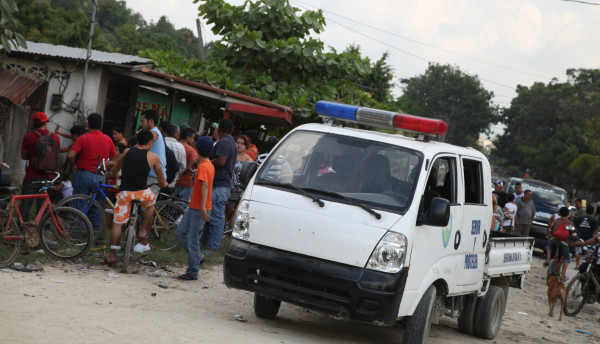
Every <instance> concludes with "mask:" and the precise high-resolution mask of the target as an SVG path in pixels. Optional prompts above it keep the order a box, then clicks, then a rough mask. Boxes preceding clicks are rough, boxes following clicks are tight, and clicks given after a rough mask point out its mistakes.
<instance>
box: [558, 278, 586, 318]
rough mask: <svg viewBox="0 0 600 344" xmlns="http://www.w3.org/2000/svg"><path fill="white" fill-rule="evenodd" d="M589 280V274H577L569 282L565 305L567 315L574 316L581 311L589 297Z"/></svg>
mask: <svg viewBox="0 0 600 344" xmlns="http://www.w3.org/2000/svg"><path fill="white" fill-rule="evenodd" d="M589 282H590V281H589V279H588V277H587V274H577V275H575V277H573V279H572V280H571V282H569V285H567V298H566V299H565V307H564V310H565V315H568V316H570V317H574V316H576V315H577V314H578V313H579V312H580V311H581V309H582V308H583V305H585V303H586V301H587V299H588V294H589V288H588V286H589Z"/></svg>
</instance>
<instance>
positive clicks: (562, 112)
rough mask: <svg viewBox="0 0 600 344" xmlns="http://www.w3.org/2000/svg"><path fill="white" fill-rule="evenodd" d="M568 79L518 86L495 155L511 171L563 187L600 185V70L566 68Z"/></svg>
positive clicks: (504, 118)
mask: <svg viewBox="0 0 600 344" xmlns="http://www.w3.org/2000/svg"><path fill="white" fill-rule="evenodd" d="M567 76H568V77H569V79H568V81H567V82H565V83H559V82H557V81H556V80H553V81H552V82H550V83H548V84H547V85H544V84H542V83H535V84H534V85H532V86H531V87H523V86H519V87H518V88H517V93H518V95H517V97H516V98H515V99H513V101H512V103H511V107H510V108H508V109H506V110H505V111H504V112H503V122H504V124H506V126H507V128H506V131H505V132H504V134H503V135H502V136H500V137H499V138H498V139H497V141H496V142H495V145H496V150H495V151H494V155H495V156H497V157H498V158H499V159H498V161H499V163H500V164H502V165H503V167H505V168H506V169H507V170H508V171H509V172H511V173H512V174H516V175H522V174H523V171H525V169H529V170H530V174H531V175H532V177H534V178H536V179H541V180H545V181H548V182H551V183H553V184H557V185H562V186H564V187H570V186H578V187H584V188H587V189H588V190H600V180H599V179H600V178H598V174H597V172H600V165H599V164H598V163H597V161H596V159H592V158H591V157H592V156H591V155H590V154H595V155H598V154H599V153H600V138H599V137H598V135H597V132H598V129H600V119H599V117H598V114H600V70H588V69H576V70H575V69H570V70H567Z"/></svg>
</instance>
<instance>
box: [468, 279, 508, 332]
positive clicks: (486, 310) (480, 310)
mask: <svg viewBox="0 0 600 344" xmlns="http://www.w3.org/2000/svg"><path fill="white" fill-rule="evenodd" d="M505 308H506V296H505V295H504V290H502V288H500V287H497V286H495V285H491V286H490V289H489V290H488V292H487V294H485V297H484V298H482V299H480V300H479V305H478V306H477V312H476V317H475V335H476V336H477V337H479V338H483V339H494V337H496V334H497V333H498V330H500V325H501V324H502V317H503V316H504V309H505Z"/></svg>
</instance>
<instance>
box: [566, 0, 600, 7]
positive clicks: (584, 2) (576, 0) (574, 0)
mask: <svg viewBox="0 0 600 344" xmlns="http://www.w3.org/2000/svg"><path fill="white" fill-rule="evenodd" d="M562 1H565V2H577V3H580V4H584V5H595V6H600V4H599V3H597V2H589V1H580V0H562Z"/></svg>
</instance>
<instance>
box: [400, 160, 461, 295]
mask: <svg viewBox="0 0 600 344" xmlns="http://www.w3.org/2000/svg"><path fill="white" fill-rule="evenodd" d="M458 163H459V161H458V157H457V156H453V155H450V154H444V155H438V156H436V157H435V158H434V159H433V162H432V164H431V166H430V168H429V170H428V171H427V179H426V180H427V182H426V185H425V188H424V189H422V193H421V198H422V202H421V206H420V209H419V214H418V216H422V215H423V214H424V213H427V207H428V206H429V204H430V202H431V199H432V198H434V197H441V198H444V199H446V200H448V202H449V203H450V220H449V222H448V224H447V225H446V226H444V227H438V226H431V225H428V224H422V225H419V226H417V228H416V230H415V237H414V244H413V250H412V253H411V262H413V264H416V265H414V267H415V268H412V269H410V273H409V274H410V275H409V278H408V282H407V283H414V285H412V284H411V285H407V288H410V287H414V288H415V289H416V288H418V287H419V284H421V283H429V281H431V280H436V279H439V278H442V279H445V280H446V281H448V285H449V286H453V285H456V278H457V277H456V269H457V259H458V257H457V251H456V250H455V248H454V240H455V234H456V232H457V231H459V230H460V229H461V228H462V223H463V211H462V204H460V203H458V201H457V195H458V185H459V184H458V177H457V176H458V174H457V171H458V169H457V164H458ZM418 267H427V268H425V269H419V268H418ZM452 291H453V290H451V292H452Z"/></svg>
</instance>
